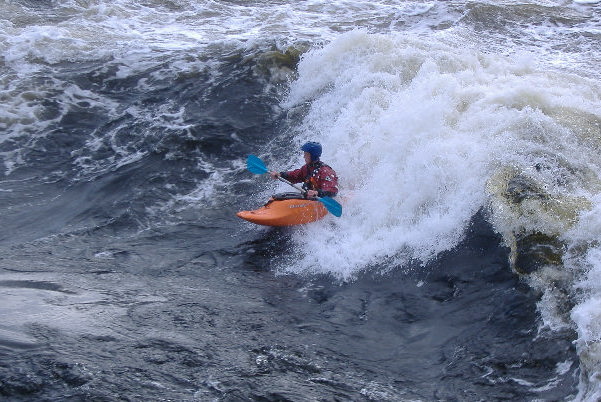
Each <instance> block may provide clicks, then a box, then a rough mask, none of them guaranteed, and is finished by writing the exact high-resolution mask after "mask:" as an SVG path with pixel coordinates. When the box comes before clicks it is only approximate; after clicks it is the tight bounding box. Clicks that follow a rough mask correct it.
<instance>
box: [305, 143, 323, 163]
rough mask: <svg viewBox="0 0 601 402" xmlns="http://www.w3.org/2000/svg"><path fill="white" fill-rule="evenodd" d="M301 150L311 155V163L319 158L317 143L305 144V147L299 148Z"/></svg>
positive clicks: (318, 145) (318, 144)
mask: <svg viewBox="0 0 601 402" xmlns="http://www.w3.org/2000/svg"><path fill="white" fill-rule="evenodd" d="M301 150H302V151H305V152H308V153H309V154H311V160H312V161H316V160H318V159H319V157H320V156H321V144H320V143H319V142H313V141H310V142H306V143H305V145H303V146H302V147H301Z"/></svg>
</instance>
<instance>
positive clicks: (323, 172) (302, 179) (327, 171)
mask: <svg viewBox="0 0 601 402" xmlns="http://www.w3.org/2000/svg"><path fill="white" fill-rule="evenodd" d="M280 175H281V176H282V177H283V178H284V179H286V180H288V181H290V182H292V183H303V188H304V189H305V190H315V191H317V192H318V195H319V196H320V197H324V196H327V197H334V196H335V195H336V194H337V193H338V176H337V175H336V172H335V171H334V169H332V168H331V167H330V166H328V165H326V164H325V163H323V162H321V161H315V162H311V163H309V164H307V165H304V166H303V167H301V168H300V169H296V170H291V171H289V172H281V173H280Z"/></svg>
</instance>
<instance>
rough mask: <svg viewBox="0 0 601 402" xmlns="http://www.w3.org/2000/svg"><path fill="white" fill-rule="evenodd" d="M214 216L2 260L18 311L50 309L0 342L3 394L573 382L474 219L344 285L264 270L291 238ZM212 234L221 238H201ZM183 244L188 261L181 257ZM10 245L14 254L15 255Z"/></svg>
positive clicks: (519, 394)
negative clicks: (418, 252) (106, 258)
mask: <svg viewBox="0 0 601 402" xmlns="http://www.w3.org/2000/svg"><path fill="white" fill-rule="evenodd" d="M224 222H226V220H222V221H221V223H222V224H223V223H224ZM229 225H231V223H229ZM224 226H225V227H224ZM224 226H220V225H219V224H217V225H215V227H213V228H210V229H209V228H202V227H192V226H186V227H180V228H178V229H175V230H171V231H170V232H169V233H161V234H160V235H159V236H157V235H156V234H154V235H152V234H148V235H145V236H139V237H137V238H136V239H135V241H132V240H129V241H125V242H124V243H122V244H121V246H120V249H119V250H116V249H112V250H111V252H113V253H114V258H113V259H112V260H111V261H110V263H104V264H99V263H93V262H92V261H90V257H86V254H89V253H90V250H87V251H83V250H81V249H79V247H81V246H82V244H81V243H80V241H81V240H79V241H77V242H76V244H73V240H72V239H63V241H61V243H62V246H59V245H57V244H53V245H52V247H51V248H52V249H53V250H56V249H57V248H58V249H59V252H60V251H61V250H62V254H63V255H62V256H60V255H54V256H52V257H44V258H43V261H44V262H45V264H44V265H46V267H43V268H42V267H40V266H39V265H38V266H36V265H37V264H35V265H33V266H29V267H28V269H25V268H24V267H23V264H22V263H21V264H18V265H19V266H20V268H16V267H15V265H13V266H12V268H11V267H10V266H9V264H8V262H7V261H6V259H3V261H2V265H3V268H4V269H5V270H6V271H10V272H12V273H13V274H15V271H16V272H18V273H19V277H21V278H30V279H28V280H21V281H9V280H5V281H3V282H2V283H0V286H2V287H3V289H4V290H5V291H6V292H8V293H9V294H12V295H20V297H23V298H24V299H25V298H26V299H27V300H26V301H25V306H20V307H15V308H16V309H18V310H21V309H23V310H25V311H24V312H27V313H32V312H31V311H27V310H26V309H27V308H35V307H36V306H37V305H39V304H48V305H49V306H48V307H46V310H50V314H52V315H55V317H49V318H48V317H45V318H43V319H42V320H41V322H38V323H34V324H27V325H26V326H25V328H26V333H27V334H28V340H20V341H19V342H17V341H14V342H10V341H4V342H3V348H2V356H3V357H2V361H3V365H2V393H3V395H5V396H9V397H10V398H11V399H15V400H19V399H23V400H27V399H29V398H32V397H33V398H35V399H38V398H39V399H48V400H51V399H64V400H71V399H75V400H78V399H86V400H88V399H90V400H117V399H125V400H137V399H154V400H163V399H167V400H212V399H217V400H416V399H418V400H506V399H510V400H532V399H537V398H539V399H543V400H557V399H562V398H564V397H566V396H569V395H570V394H573V393H574V392H575V387H576V385H577V378H576V377H575V376H574V373H575V370H576V369H577V366H576V365H575V364H571V365H569V367H567V368H566V370H565V372H564V373H561V374H558V373H557V372H556V364H557V363H558V362H564V361H568V362H573V361H574V360H575V359H576V356H575V351H574V347H573V345H572V343H571V341H572V335H571V334H570V333H565V334H563V335H562V334H557V333H553V334H549V333H539V332H538V330H537V313H536V309H535V302H536V299H537V295H536V294H534V292H533V291H532V290H531V289H530V288H529V287H528V286H525V285H524V284H523V283H521V282H520V280H519V278H518V277H517V276H516V275H514V274H512V273H511V271H510V270H509V267H508V263H507V250H506V249H505V248H503V247H500V246H499V238H498V237H497V236H496V235H495V234H494V233H493V232H492V231H491V229H490V227H489V225H488V224H486V222H485V221H483V220H482V218H481V217H476V218H475V219H474V222H473V225H472V229H471V230H470V232H469V234H468V236H467V237H466V240H465V241H464V242H463V243H462V244H461V245H460V246H458V247H457V248H456V249H455V250H453V251H451V252H448V253H445V254H444V255H441V256H439V258H438V259H437V260H436V261H435V262H434V263H432V264H431V265H429V266H428V267H426V268H424V267H419V266H416V267H411V268H408V269H398V270H393V271H392V272H391V273H390V274H385V275H370V274H365V275H361V276H360V277H359V278H358V279H357V280H355V281H353V282H352V283H347V284H340V283H337V282H334V281H332V280H331V279H328V278H324V277H312V278H300V277H297V276H274V274H273V272H272V270H271V269H270V260H271V258H272V257H270V256H271V255H273V254H275V253H281V252H285V250H286V248H287V244H286V242H287V235H286V233H285V232H283V231H279V230H273V231H268V232H266V233H265V234H263V235H261V236H259V237H256V236H254V237H253V236H240V237H237V238H234V237H231V238H229V239H228V235H227V228H228V226H227V225H224ZM209 235H211V236H214V237H218V238H219V241H217V242H211V241H207V240H205V241H200V240H198V239H200V238H203V237H204V238H205V239H206V238H207V237H208V236H209ZM195 239H196V240H195ZM224 239H225V240H224ZM183 244H185V245H186V246H185V247H182V245H183ZM274 244H277V245H274ZM182 248H184V249H185V250H182ZM77 249H79V250H80V251H77V252H73V250H77ZM190 249H194V250H195V251H194V253H196V255H186V256H184V255H185V254H186V251H187V250H190ZM13 252H14V251H13ZM14 253H15V255H13V258H11V260H12V261H13V264H14V262H15V261H18V259H19V257H21V258H24V256H23V255H22V254H21V255H17V252H14ZM25 253H26V255H27V256H29V257H32V256H34V255H37V256H39V257H37V258H40V257H41V256H43V255H44V254H49V252H48V250H44V247H42V248H41V249H40V250H38V251H37V252H36V251H33V250H28V251H26V252H25ZM57 254H58V253H57ZM144 254H145V255H146V258H144V256H143V255H144ZM161 254H163V255H164V256H163V257H162V258H161V257H159V256H160V255H161ZM167 254H170V255H171V258H169V257H167V256H166V255H167ZM151 256H152V257H153V258H154V261H151V260H150V257H151ZM37 258H36V259H37ZM40 259H41V258H40ZM48 265H50V266H48ZM27 271H29V272H27ZM32 271H33V272H32ZM42 278H54V281H50V280H43V279H42ZM64 310H67V312H65V311H64ZM69 310H74V312H73V313H69V312H68V311H69ZM69 314H72V315H73V317H66V316H65V315H69ZM54 320H57V321H58V324H59V325H58V328H57V327H56V325H55V324H56V323H55V322H53V321H54ZM547 388H548V389H547Z"/></svg>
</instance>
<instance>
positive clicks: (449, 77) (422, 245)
mask: <svg viewBox="0 0 601 402" xmlns="http://www.w3.org/2000/svg"><path fill="white" fill-rule="evenodd" d="M298 76H299V77H298V79H297V80H296V81H295V82H294V83H293V84H292V87H291V90H290V94H289V97H288V99H287V102H286V103H285V106H286V107H288V108H290V109H291V110H294V109H295V108H299V107H300V108H302V107H305V105H306V104H307V103H309V104H310V106H309V107H308V109H307V110H306V115H305V117H304V120H303V123H302V125H301V126H300V127H298V129H297V131H296V137H295V140H296V143H297V144H300V143H302V142H303V141H305V140H309V139H314V140H318V141H321V142H322V144H323V146H324V155H323V159H324V160H325V161H326V162H327V163H329V164H330V165H332V166H333V167H334V168H335V169H336V170H337V171H338V173H339V175H340V177H341V178H342V180H341V181H342V186H341V187H342V193H341V194H342V195H341V197H342V202H343V204H344V215H343V218H342V219H336V218H333V217H330V219H329V221H328V223H327V225H324V226H320V228H319V230H317V228H316V227H313V226H308V227H307V228H305V229H299V230H298V231H297V232H296V234H295V236H296V246H295V249H296V254H295V256H294V262H288V263H284V264H283V269H284V270H285V271H286V272H290V271H292V272H299V273H303V272H304V273H306V272H311V273H328V274H331V275H334V276H337V277H339V278H342V279H350V278H353V277H354V276H356V275H357V274H358V273H360V272H362V271H363V270H365V269H372V270H373V269H376V270H377V269H380V270H386V269H390V268H389V267H390V265H393V266H397V267H403V266H409V265H410V264H412V263H413V262H415V261H416V260H417V261H419V262H420V263H421V264H427V263H428V262H430V261H432V260H433V259H434V258H435V257H436V256H438V255H439V254H440V253H442V252H444V251H447V250H451V249H452V248H453V247H455V246H456V245H457V244H458V243H459V242H460V241H461V240H462V239H463V237H464V234H465V233H466V229H467V228H468V227H469V225H470V222H471V219H472V217H474V216H475V214H476V213H477V212H478V211H484V212H485V214H486V216H487V217H488V220H489V221H490V222H491V223H492V224H493V226H494V228H495V230H496V231H497V232H498V233H499V234H501V235H502V236H503V239H504V241H505V243H506V244H507V246H509V247H510V248H511V250H512V253H511V255H512V257H511V262H512V267H513V269H514V270H515V271H516V272H521V273H522V274H523V276H524V279H525V280H527V281H529V282H530V283H531V285H532V286H533V287H535V288H537V289H539V290H541V292H542V293H543V296H542V299H541V302H540V306H539V310H540V311H541V312H542V318H543V321H544V322H543V326H546V327H549V328H558V327H565V326H567V327H569V328H573V329H575V330H576V331H577V332H578V334H579V338H578V347H579V352H580V355H581V357H582V358H583V361H582V372H583V376H585V377H587V378H588V379H589V380H586V381H582V384H588V385H583V387H584V388H586V389H584V388H583V391H582V392H581V395H580V396H579V398H583V399H590V398H594V396H595V395H598V392H599V383H598V381H597V380H594V378H595V376H596V375H598V372H597V368H596V367H598V364H599V362H600V361H601V355H599V354H598V342H599V341H600V340H601V327H599V326H598V322H599V320H598V318H599V314H601V305H599V303H600V300H601V298H600V296H601V294H600V292H601V288H600V287H599V285H598V283H599V281H598V280H597V281H596V280H595V279H598V276H599V272H601V271H599V268H600V267H601V264H598V262H597V257H598V256H599V255H600V254H599V253H600V252H601V251H600V249H599V248H598V246H597V242H598V240H597V239H598V235H599V233H598V230H597V229H598V227H601V226H599V225H597V224H595V222H596V216H597V215H598V209H599V208H601V207H600V205H601V204H600V203H599V201H600V200H599V196H598V194H599V191H600V190H601V186H600V185H601V180H600V177H601V161H600V160H599V158H598V155H599V151H601V142H600V141H599V138H600V136H599V134H600V133H599V127H600V123H601V116H600V115H599V110H601V109H600V106H601V97H600V94H601V88H600V87H599V85H598V82H597V81H595V80H592V79H588V78H583V77H581V76H578V75H575V74H571V73H568V72H562V71H560V70H558V69H555V70H553V69H549V68H548V67H547V66H541V65H540V64H539V63H537V62H536V60H534V58H533V57H530V55H529V54H527V53H524V54H522V55H520V56H519V57H512V58H508V57H505V56H502V55H496V54H492V53H488V54H485V53H482V52H480V51H478V50H477V49H469V48H460V47H458V46H457V45H456V44H453V43H450V42H449V41H448V40H438V41H432V40H430V41H424V40H423V38H420V37H414V36H413V37H412V36H410V35H406V34H404V35H392V34H388V35H382V34H369V33H367V32H364V31H354V32H351V33H347V34H343V35H341V36H340V37H339V38H338V39H336V40H334V41H333V42H331V43H330V44H328V45H326V46H324V47H322V48H319V49H315V50H312V51H310V52H308V53H307V54H305V55H304V57H303V58H302V60H301V63H300V65H299V68H298ZM284 163H285V164H288V165H294V164H297V161H296V160H288V161H286V162H284ZM309 234H310V235H309ZM332 250H335V251H332ZM552 271H553V272H556V274H551V272H552ZM557 271H558V272H559V273H557ZM559 278H563V281H564V283H563V284H562V289H563V291H560V292H558V291H557V286H556V285H557V283H558V281H560V279H559ZM566 309H567V310H568V312H569V313H568V315H567V316H566V315H565V314H564V315H562V314H560V312H561V311H565V310H566ZM566 319H567V322H566ZM560 323H563V324H560ZM589 361H590V363H589Z"/></svg>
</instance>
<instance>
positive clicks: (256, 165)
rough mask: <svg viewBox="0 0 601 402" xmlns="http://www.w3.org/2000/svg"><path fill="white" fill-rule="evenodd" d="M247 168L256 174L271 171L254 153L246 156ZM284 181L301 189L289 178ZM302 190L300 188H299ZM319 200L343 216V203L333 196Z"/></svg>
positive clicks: (336, 214) (333, 212)
mask: <svg viewBox="0 0 601 402" xmlns="http://www.w3.org/2000/svg"><path fill="white" fill-rule="evenodd" d="M246 168H247V169H248V170H249V171H250V172H252V173H254V174H264V173H267V172H269V169H267V166H265V163H264V162H263V161H262V160H261V159H260V158H259V157H257V156H254V155H248V158H246ZM280 180H282V181H283V182H285V183H288V184H290V185H291V186H292V187H294V188H296V189H299V188H298V187H295V186H294V184H292V183H290V182H289V181H287V180H284V179H281V178H280ZM299 190H300V189H299ZM318 200H319V201H320V202H321V203H322V204H323V205H324V206H325V207H326V209H327V210H328V212H329V213H331V214H332V215H334V216H336V217H340V216H342V205H340V204H339V203H338V202H336V201H335V200H334V199H333V198H330V197H320V198H318Z"/></svg>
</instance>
